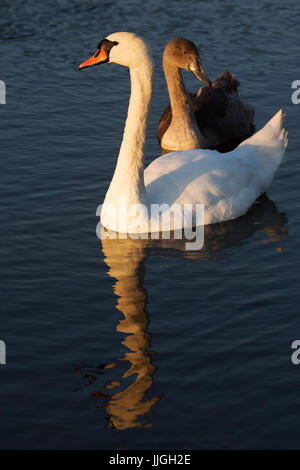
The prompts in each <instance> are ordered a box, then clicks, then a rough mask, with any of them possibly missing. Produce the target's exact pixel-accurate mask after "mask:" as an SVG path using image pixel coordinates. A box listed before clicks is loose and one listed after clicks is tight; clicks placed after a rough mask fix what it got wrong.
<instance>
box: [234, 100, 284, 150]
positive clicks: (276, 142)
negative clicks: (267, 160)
mask: <svg viewBox="0 0 300 470" xmlns="http://www.w3.org/2000/svg"><path fill="white" fill-rule="evenodd" d="M284 117H285V113H284V112H283V110H282V109H280V110H279V111H278V112H277V113H276V114H275V115H274V116H273V117H272V119H270V121H269V122H267V124H266V125H265V126H264V127H263V128H262V129H261V130H260V131H258V132H256V133H255V134H254V135H253V136H251V137H250V138H249V139H247V140H244V142H242V143H241V144H240V146H242V145H255V146H257V147H260V148H261V150H263V151H264V153H265V154H269V155H274V154H276V153H282V156H283V153H284V150H285V148H286V147H287V144H288V139H287V135H288V133H287V130H285V129H284V128H283V121H284Z"/></svg>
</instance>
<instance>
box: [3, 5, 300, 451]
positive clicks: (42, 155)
mask: <svg viewBox="0 0 300 470" xmlns="http://www.w3.org/2000/svg"><path fill="white" fill-rule="evenodd" d="M120 30H121V31H122V30H127V31H134V32H136V33H139V34H143V35H144V36H145V37H147V38H148V39H149V40H150V42H151V45H152V48H153V54H154V59H155V65H156V85H155V90H154V97H153V106H152V111H151V115H150V120H149V128H148V136H147V149H146V162H147V163H148V162H150V161H151V159H152V158H153V157H155V156H158V155H159V147H158V145H157V142H156V137H155V133H156V126H157V123H158V119H159V116H160V113H161V112H162V110H163V108H164V106H165V104H166V102H167V101H168V97H167V90H166V86H165V82H164V78H163V74H162V70H161V65H160V64H161V54H162V51H163V48H164V47H165V45H166V43H167V42H168V41H169V40H170V39H172V38H173V37H175V36H179V35H180V36H186V37H187V38H189V39H191V40H193V41H194V42H195V43H196V44H197V45H198V46H199V49H200V51H201V56H202V61H203V64H204V65H205V68H206V70H207V73H208V75H209V76H210V78H215V77H217V76H218V75H219V74H220V73H222V72H223V71H224V69H225V68H229V69H230V71H232V72H234V73H235V74H236V76H237V78H238V79H239V80H240V82H241V87H240V94H241V96H242V97H243V99H244V100H245V101H247V102H249V103H251V104H253V105H254V106H255V109H256V124H257V127H258V128H259V127H260V126H262V125H263V124H264V123H265V122H266V121H267V120H268V119H269V118H270V117H271V116H272V115H273V114H274V113H275V112H276V111H277V110H278V109H279V108H281V107H283V108H284V109H285V110H286V111H287V118H286V127H287V128H288V130H289V146H288V150H287V161H286V162H285V163H284V164H283V165H282V167H281V169H280V171H279V172H278V173H277V175H276V178H275V180H274V181H273V183H272V185H271V187H270V188H269V190H268V194H267V196H265V197H263V198H262V199H261V200H260V201H259V202H258V203H257V204H255V205H254V206H253V207H252V208H251V210H250V211H249V213H248V214H247V215H246V216H244V217H242V218H240V219H238V220H236V221H233V222H229V223H226V224H220V225H215V226H211V227H208V228H207V230H206V233H205V246H204V248H203V249H202V250H201V251H198V252H190V251H189V252H187V251H185V250H184V246H183V243H181V242H179V241H173V242H172V241H169V242H164V243H163V242H151V243H150V242H147V241H135V242H134V241H131V240H128V241H126V240H123V241H121V240H110V241H109V240H108V241H106V242H104V243H103V245H102V244H101V242H100V241H99V240H98V239H97V237H96V234H95V229H96V224H97V219H96V217H95V212H96V208H97V206H98V205H99V204H100V203H101V202H102V201H103V198H104V195H105V192H106V190H107V188H108V185H109V181H110V179H111V177H112V173H113V169H114V166H115V163H116V157H117V154H118V149H119V146H120V143H121V138H122V131H123V125H124V120H125V117H126V112H127V104H128V97H129V91H130V90H129V80H128V70H127V69H125V68H122V67H119V66H117V65H105V66H103V67H102V66H101V67H99V68H95V69H91V70H88V71H84V72H81V73H79V72H78V70H77V66H78V64H79V63H81V62H82V61H83V60H85V59H86V58H88V57H89V55H90V54H91V53H92V52H94V51H95V47H96V45H97V43H98V42H99V41H100V40H101V39H103V38H104V37H105V36H107V35H108V34H110V33H112V32H115V31H120ZM299 34H300V6H299V4H298V1H296V0H288V1H286V2H284V3H282V2H281V1H279V0H274V1H272V2H270V1H258V0H254V1H253V2H251V3H250V2H248V1H241V0H239V1H222V2H221V1H217V0H215V1H210V2H206V1H205V2H200V1H191V0H190V1H188V2H185V1H175V0H174V1H170V2H164V3H163V4H162V2H161V1H159V0H148V1H147V2H143V4H142V5H141V2H138V1H133V0H132V1H126V2H123V1H121V0H119V1H115V2H111V1H104V0H103V1H101V2H100V1H99V0H88V1H87V0H86V1H82V0H51V1H48V2H42V1H34V0H26V1H25V0H14V1H13V2H10V1H8V0H5V1H3V2H1V3H0V58H1V62H0V63H1V66H0V67H1V68H0V80H4V81H5V83H6V87H7V103H6V104H5V105H0V152H1V155H0V166H1V171H0V179H1V181H0V201H1V215H0V217H1V231H0V237H1V248H0V249H1V253H0V256H1V324H0V339H1V340H3V341H5V343H6V346H7V364H6V365H0V381H1V386H0V429H1V436H0V443H1V444H0V446H1V448H3V449H5V448H7V449H50V448H60V449H89V448H93V449H146V448H149V449H171V448H172V449H186V448H187V449H210V448H225V449H240V448H243V449H247V448H268V449H270V448H276V449H278V448H299V447H300V446H299V437H298V436H299V431H300V395H299V386H300V366H298V367H297V366H295V365H293V364H292V362H291V353H292V350H291V343H292V341H293V340H295V339H300V313H299V302H300V290H299V287H298V284H299V282H298V277H299V263H300V254H299V253H300V250H299V248H300V246H299V227H300V215H299V205H300V202H299V197H298V188H299V171H300V163H299V162H300V160H299V157H300V143H299V119H300V106H296V105H293V104H292V103H291V93H292V90H291V83H292V81H294V80H297V79H298V80H299V79H300V71H299V52H300V50H299V37H300V36H299ZM184 79H185V81H186V83H187V85H188V87H189V89H191V90H196V89H197V88H198V86H199V83H198V82H197V80H196V79H195V77H193V76H190V74H188V73H185V74H184Z"/></svg>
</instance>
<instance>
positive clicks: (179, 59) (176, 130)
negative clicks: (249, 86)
mask: <svg viewBox="0 0 300 470" xmlns="http://www.w3.org/2000/svg"><path fill="white" fill-rule="evenodd" d="M195 64H197V65H198V68H196V65H195ZM163 68H164V72H165V76H166V80H167V85H168V90H169V96H170V104H169V105H168V106H167V107H166V109H165V110H164V112H163V114H162V116H161V118H160V121H159V125H158V129H157V137H158V141H159V143H160V145H161V147H162V148H163V149H165V150H167V151H174V150H186V149H191V148H208V149H216V150H219V151H220V152H227V151H230V150H233V149H234V148H235V147H237V145H239V144H240V143H241V142H242V141H243V140H245V139H246V138H248V137H250V136H251V135H252V134H253V133H254V131H255V127H254V124H253V118H254V109H253V108H252V106H250V105H247V104H245V103H243V102H242V101H241V100H240V98H239V96H238V92H237V87H238V86H239V82H238V81H237V80H236V78H235V76H234V75H233V74H230V73H229V72H228V71H225V72H224V73H223V75H221V76H220V77H219V78H218V79H217V80H215V81H214V82H213V83H212V84H210V82H209V80H208V78H207V76H206V75H205V72H204V70H203V68H202V66H201V63H200V57H199V53H198V50H197V48H196V46H195V44H194V43H192V42H191V41H188V40H187V39H184V38H175V39H173V40H172V41H170V42H169V43H168V44H167V46H166V48H165V50H164V54H163ZM180 69H185V70H189V71H191V72H193V73H194V74H195V75H196V76H197V78H199V80H201V81H202V82H203V83H204V84H206V85H208V86H205V87H202V88H200V89H199V91H198V93H197V94H196V93H188V92H187V91H186V88H185V86H184V83H183V80H182V76H181V72H180ZM209 85H210V86H209Z"/></svg>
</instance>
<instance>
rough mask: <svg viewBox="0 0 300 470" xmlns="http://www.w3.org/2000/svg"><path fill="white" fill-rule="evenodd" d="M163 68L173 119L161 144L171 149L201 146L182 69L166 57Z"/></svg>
mask: <svg viewBox="0 0 300 470" xmlns="http://www.w3.org/2000/svg"><path fill="white" fill-rule="evenodd" d="M163 68H164V73H165V77H166V81H167V85H168V91H169V96H170V104H171V109H172V121H171V124H170V126H169V127H168V129H167V130H166V132H165V134H164V135H163V138H162V141H161V146H162V147H163V148H164V149H170V150H186V149H191V148H198V147H201V140H202V139H201V134H200V131H199V129H198V125H197V122H196V118H195V114H194V109H193V105H192V103H191V99H190V96H189V94H188V92H187V90H186V88H185V86H184V83H183V80H182V76H181V71H180V69H179V68H178V67H177V65H176V64H174V63H172V62H171V61H170V60H168V59H167V58H165V57H164V58H163Z"/></svg>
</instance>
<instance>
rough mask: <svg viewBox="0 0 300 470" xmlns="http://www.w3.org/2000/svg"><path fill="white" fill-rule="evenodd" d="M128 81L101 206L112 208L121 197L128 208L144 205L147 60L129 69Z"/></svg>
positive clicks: (148, 87) (149, 78) (149, 72)
mask: <svg viewBox="0 0 300 470" xmlns="http://www.w3.org/2000/svg"><path fill="white" fill-rule="evenodd" d="M130 79H131V96H130V101H129V107H128V115H127V120H126V124H125V130H124V134H123V141H122V145H121V148H120V153H119V157H118V162H117V166H116V169H115V172H114V176H113V179H112V181H111V184H110V186H109V189H108V191H107V194H106V197H105V203H110V204H116V203H118V202H119V200H120V198H122V197H123V198H124V197H125V198H126V200H127V203H128V204H138V203H143V204H146V205H147V195H146V190H145V183H144V168H143V155H144V146H145V139H146V124H147V118H148V113H149V109H150V101H151V95H152V86H153V67H152V61H151V58H150V57H149V56H146V57H142V58H141V62H140V65H139V66H138V67H135V68H132V69H130Z"/></svg>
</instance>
